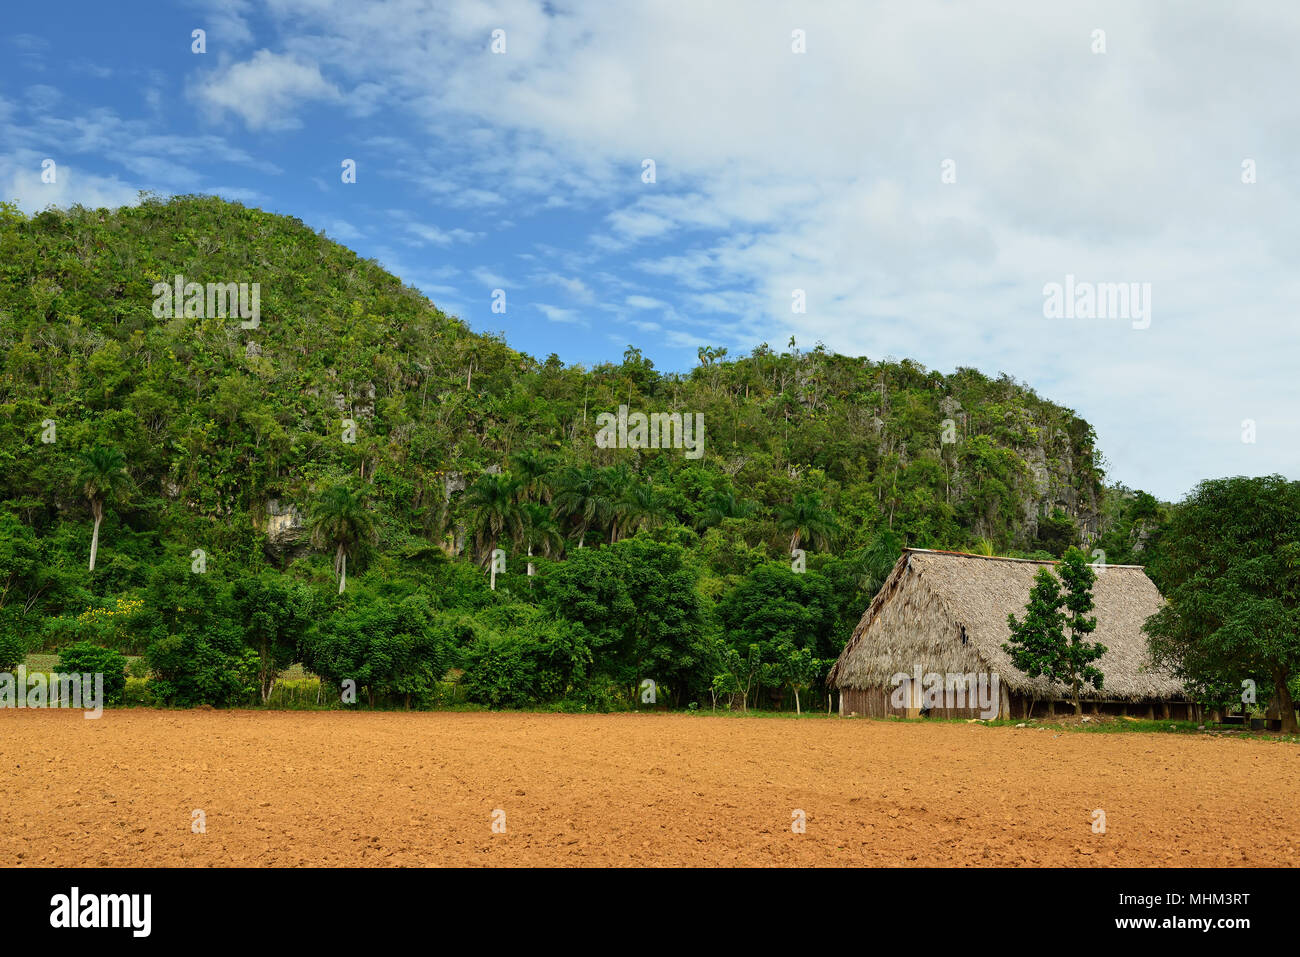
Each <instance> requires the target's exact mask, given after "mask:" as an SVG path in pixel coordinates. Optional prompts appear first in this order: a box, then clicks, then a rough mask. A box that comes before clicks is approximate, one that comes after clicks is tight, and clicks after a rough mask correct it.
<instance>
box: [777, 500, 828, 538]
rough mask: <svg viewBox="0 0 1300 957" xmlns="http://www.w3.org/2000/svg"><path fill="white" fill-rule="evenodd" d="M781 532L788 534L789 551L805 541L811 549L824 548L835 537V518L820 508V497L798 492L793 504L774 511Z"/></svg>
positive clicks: (826, 510)
mask: <svg viewBox="0 0 1300 957" xmlns="http://www.w3.org/2000/svg"><path fill="white" fill-rule="evenodd" d="M776 517H777V521H778V522H780V525H781V529H782V531H786V532H790V533H791V534H790V551H794V550H795V549H796V548H798V547H799V543H800V542H801V541H803V540H804V539H807V540H808V541H809V542H811V543H812V546H813V548H826V547H827V546H828V545H829V544H830V543H831V540H832V539H834V537H835V531H836V529H835V516H834V515H833V514H832V513H831V512H830V510H828V509H825V508H822V501H821V496H820V495H818V494H817V493H816V492H800V493H799V494H797V495H795V497H794V502H793V503H791V504H790V505H782V506H780V507H779V508H777V510H776Z"/></svg>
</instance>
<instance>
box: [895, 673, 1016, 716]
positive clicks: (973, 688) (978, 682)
mask: <svg viewBox="0 0 1300 957" xmlns="http://www.w3.org/2000/svg"><path fill="white" fill-rule="evenodd" d="M891 684H892V685H893V688H894V690H893V692H892V693H891V694H890V698H889V703H890V706H891V707H893V708H895V709H897V710H899V711H902V710H905V709H908V708H918V709H920V710H921V711H922V712H928V711H935V710H937V709H939V708H978V709H979V715H980V717H981V718H983V719H984V720H985V721H991V720H993V719H994V718H996V717H997V716H998V705H999V703H1000V701H999V693H998V688H999V682H998V676H997V674H996V673H993V674H983V673H979V672H974V671H972V672H968V673H965V674H963V673H960V672H952V673H947V674H943V673H940V672H937V671H928V672H926V673H925V674H924V675H923V674H921V666H920V665H917V666H916V667H915V668H913V669H912V674H910V675H909V674H908V673H907V672H905V671H900V672H899V673H898V674H896V675H894V677H893V680H892V682H891Z"/></svg>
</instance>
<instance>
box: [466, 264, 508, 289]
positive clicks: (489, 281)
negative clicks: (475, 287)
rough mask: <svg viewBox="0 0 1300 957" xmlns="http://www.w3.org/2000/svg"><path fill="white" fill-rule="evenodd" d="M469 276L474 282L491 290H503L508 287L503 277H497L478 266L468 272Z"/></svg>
mask: <svg viewBox="0 0 1300 957" xmlns="http://www.w3.org/2000/svg"><path fill="white" fill-rule="evenodd" d="M470 275H471V276H473V277H474V280H475V281H476V282H479V283H481V284H483V285H484V286H487V287H489V288H491V289H505V288H507V287H508V286H509V285H510V284H509V283H508V282H506V280H505V277H503V276H499V275H497V274H496V273H494V272H493V271H492V270H490V269H488V268H487V267H485V266H479V267H477V268H475V269H472V270H470Z"/></svg>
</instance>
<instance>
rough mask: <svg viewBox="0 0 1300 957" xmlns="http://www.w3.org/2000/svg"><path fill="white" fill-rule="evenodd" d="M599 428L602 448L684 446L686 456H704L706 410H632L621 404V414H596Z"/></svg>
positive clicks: (599, 443)
mask: <svg viewBox="0 0 1300 957" xmlns="http://www.w3.org/2000/svg"><path fill="white" fill-rule="evenodd" d="M692 420H693V421H692ZM596 424H597V425H598V426H600V431H599V432H597V433H596V447H597V448H601V449H685V450H686V458H688V459H698V458H701V457H702V456H703V455H704V413H703V412H696V413H695V414H694V415H693V416H692V414H691V413H689V412H687V413H685V414H684V415H683V414H682V413H681V412H652V413H650V414H649V415H646V414H645V413H644V412H633V413H631V414H630V415H629V414H628V411H627V406H625V405H620V406H619V407H618V415H615V414H614V413H613V412H602V413H600V415H598V416H596Z"/></svg>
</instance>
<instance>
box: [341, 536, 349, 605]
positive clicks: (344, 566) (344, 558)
mask: <svg viewBox="0 0 1300 957" xmlns="http://www.w3.org/2000/svg"><path fill="white" fill-rule="evenodd" d="M347 583H348V553H347V552H345V551H344V550H343V546H342V545H340V546H339V594H340V595H341V594H343V586H345V585H346V584H347Z"/></svg>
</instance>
